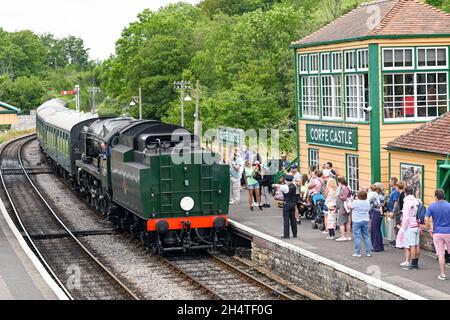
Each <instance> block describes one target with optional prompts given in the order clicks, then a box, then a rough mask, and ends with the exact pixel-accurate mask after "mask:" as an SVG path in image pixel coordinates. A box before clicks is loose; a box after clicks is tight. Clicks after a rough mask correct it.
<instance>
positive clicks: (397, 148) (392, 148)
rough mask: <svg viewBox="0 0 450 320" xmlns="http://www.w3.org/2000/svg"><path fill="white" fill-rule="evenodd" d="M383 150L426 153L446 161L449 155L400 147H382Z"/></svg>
mask: <svg viewBox="0 0 450 320" xmlns="http://www.w3.org/2000/svg"><path fill="white" fill-rule="evenodd" d="M383 149H385V150H387V151H405V152H419V153H426V154H434V155H442V156H444V157H447V159H449V157H450V153H449V154H447V153H438V152H434V151H425V150H414V149H407V148H401V147H392V146H387V147H384V148H383Z"/></svg>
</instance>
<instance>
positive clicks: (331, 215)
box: [326, 204, 337, 240]
mask: <svg viewBox="0 0 450 320" xmlns="http://www.w3.org/2000/svg"><path fill="white" fill-rule="evenodd" d="M336 217H337V216H336V207H335V205H334V204H330V205H329V206H328V213H327V218H326V219H327V228H328V237H327V239H328V240H334V239H335V237H336V232H335V230H336Z"/></svg>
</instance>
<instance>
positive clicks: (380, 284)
mask: <svg viewBox="0 0 450 320" xmlns="http://www.w3.org/2000/svg"><path fill="white" fill-rule="evenodd" d="M228 222H229V223H230V224H231V225H232V226H233V227H235V228H238V229H241V230H243V231H245V232H247V233H249V234H252V235H254V236H257V237H259V238H261V239H264V240H266V241H269V242H272V243H274V244H276V245H279V246H281V247H284V248H286V249H288V250H291V251H293V252H296V253H298V254H301V255H303V256H305V257H307V258H309V259H312V260H314V261H317V262H318V263H322V264H324V265H327V266H329V267H331V268H334V269H335V270H338V271H340V272H342V273H345V274H347V275H349V276H351V277H354V278H356V279H358V280H361V281H364V282H365V283H367V284H369V285H372V286H374V287H377V288H380V289H382V290H385V291H387V292H390V293H392V294H394V295H396V296H399V297H401V298H403V299H407V300H428V299H426V298H425V297H422V296H420V295H417V294H415V293H412V292H410V291H407V290H405V289H402V288H400V287H397V286H395V285H393V284H391V283H387V282H385V281H382V280H379V279H376V278H374V277H371V276H369V275H366V274H364V273H362V272H359V271H356V270H354V269H351V268H349V267H346V266H344V265H342V264H339V263H337V262H335V261H332V260H330V259H327V258H324V257H322V256H319V255H318V254H315V253H313V252H311V251H308V250H305V249H303V248H300V247H297V246H295V245H292V244H290V243H287V242H285V241H283V240H281V239H277V238H275V237H272V236H270V235H267V234H264V233H262V232H260V231H258V230H255V229H253V228H250V227H248V226H245V225H243V224H241V223H239V222H236V221H234V220H231V219H229V220H228Z"/></svg>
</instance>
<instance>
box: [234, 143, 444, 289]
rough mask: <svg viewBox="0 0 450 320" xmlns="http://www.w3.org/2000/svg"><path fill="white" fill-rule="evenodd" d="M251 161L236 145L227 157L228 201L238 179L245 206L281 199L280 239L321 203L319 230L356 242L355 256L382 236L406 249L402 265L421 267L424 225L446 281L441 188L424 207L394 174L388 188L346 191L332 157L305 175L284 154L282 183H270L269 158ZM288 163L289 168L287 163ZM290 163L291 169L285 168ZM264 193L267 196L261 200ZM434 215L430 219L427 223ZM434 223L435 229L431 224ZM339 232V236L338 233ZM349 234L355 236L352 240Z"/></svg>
mask: <svg viewBox="0 0 450 320" xmlns="http://www.w3.org/2000/svg"><path fill="white" fill-rule="evenodd" d="M255 158H256V159H254V161H252V160H251V159H249V158H245V156H244V157H242V156H240V154H239V150H238V149H236V150H235V152H234V155H233V157H232V159H231V161H230V177H231V193H230V194H231V201H230V204H231V205H234V204H238V203H239V202H240V192H241V190H242V184H243V185H244V186H245V187H246V189H247V191H248V195H249V196H248V205H249V208H250V210H251V211H254V210H255V209H254V208H259V210H263V208H264V207H270V205H269V204H268V201H267V197H268V196H270V195H275V197H276V198H277V197H278V198H280V197H281V198H282V203H283V220H284V226H283V229H284V234H283V236H282V237H281V238H283V239H289V238H290V230H292V236H293V237H294V238H297V236H298V228H297V224H301V218H302V217H303V216H306V214H307V213H308V212H311V210H312V209H311V208H314V210H313V211H314V212H316V214H317V208H318V207H320V211H319V212H321V214H322V215H323V217H322V220H321V221H323V228H322V229H323V233H324V236H325V235H326V239H328V240H335V241H337V242H344V241H354V254H353V256H354V257H357V258H361V257H362V244H364V250H365V256H367V257H370V256H371V255H372V252H382V251H384V240H387V242H388V243H389V245H391V246H395V247H397V248H399V249H402V250H404V255H405V258H404V261H402V262H401V263H400V266H401V267H402V268H404V269H405V270H414V269H419V257H420V236H421V235H422V228H421V224H425V225H426V226H428V227H429V228H428V229H429V230H432V231H429V232H430V235H431V236H432V237H433V242H434V246H435V249H436V255H437V256H438V258H439V265H440V274H439V277H438V278H439V279H440V280H445V279H446V275H445V263H446V254H447V253H446V249H447V250H448V249H450V204H449V202H447V201H446V200H445V192H444V191H443V190H436V193H435V196H436V202H435V203H433V204H431V205H430V206H429V207H428V209H426V208H425V206H424V205H423V204H422V202H421V200H420V199H417V198H416V197H415V194H416V193H415V192H414V189H413V187H412V186H408V185H407V183H405V182H404V181H399V180H398V179H397V178H396V177H392V178H391V180H390V192H389V193H388V192H387V191H386V189H385V187H384V186H383V184H382V183H375V184H373V185H371V186H370V187H367V188H363V189H361V190H350V188H349V186H348V183H347V180H346V178H345V177H343V176H339V175H338V174H337V172H336V171H335V170H334V169H333V164H332V163H331V162H328V163H326V164H325V165H324V166H323V167H322V168H316V167H312V168H310V172H309V174H306V173H303V174H301V173H300V172H299V168H298V167H297V166H296V165H292V166H290V165H291V163H290V162H289V161H288V160H287V157H286V155H285V154H283V155H282V159H281V161H280V167H279V168H278V170H280V171H283V172H284V177H283V178H282V180H284V182H283V183H282V184H273V177H274V172H273V170H269V168H271V164H270V163H264V164H261V158H260V157H259V155H257V156H256V157H255ZM289 166H290V167H289ZM288 167H289V170H287V168H288ZM262 197H264V198H265V203H264V205H263V204H262V200H261V199H262ZM431 219H432V223H431ZM430 226H432V227H433V228H431V227H430ZM337 232H339V237H337ZM352 236H353V240H352Z"/></svg>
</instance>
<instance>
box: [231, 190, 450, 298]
mask: <svg viewBox="0 0 450 320" xmlns="http://www.w3.org/2000/svg"><path fill="white" fill-rule="evenodd" d="M247 195H248V193H247V191H246V190H243V191H242V193H241V202H240V204H238V205H231V206H230V219H232V220H233V221H236V222H238V223H240V224H242V225H245V226H247V227H249V228H252V229H255V230H257V231H259V232H262V233H264V234H267V235H269V236H272V237H274V238H277V239H279V240H281V239H280V237H281V236H282V235H283V218H282V209H281V208H277V207H275V202H274V200H273V197H269V204H270V206H271V207H270V208H264V209H263V211H260V210H259V208H255V211H250V208H249V205H248V202H247V199H248V196H247ZM291 237H292V233H291ZM326 237H327V235H325V234H322V232H321V231H319V230H317V229H316V230H314V229H312V225H311V222H310V221H309V220H306V219H302V224H301V225H298V239H293V238H291V239H287V240H283V241H285V242H287V243H289V244H290V245H294V246H297V247H299V248H301V249H304V250H307V251H309V252H312V253H314V254H317V255H319V256H322V257H324V258H327V259H329V260H332V261H334V262H336V263H338V264H340V265H343V266H345V267H348V268H350V269H353V270H356V271H358V272H361V273H363V274H366V275H369V276H372V277H374V278H376V279H378V280H382V281H384V282H386V283H389V284H392V285H394V286H397V287H399V288H401V289H404V290H406V291H409V292H412V293H414V294H417V295H419V296H421V297H424V298H426V299H432V300H442V299H444V300H448V299H450V281H449V280H447V281H441V280H438V279H437V277H438V275H439V265H438V261H437V259H436V257H435V256H434V254H432V253H431V252H426V251H424V250H422V253H421V256H420V261H419V267H420V269H419V270H412V271H411V270H403V269H402V267H400V263H401V262H402V261H404V253H403V250H400V249H397V248H394V247H391V246H388V245H387V243H385V251H384V252H373V253H372V257H370V258H367V257H364V256H363V257H362V258H354V257H352V255H353V253H354V242H353V241H345V242H336V241H335V240H327V239H326ZM337 237H339V232H337ZM362 246H363V247H364V245H362ZM449 274H450V272H447V275H449Z"/></svg>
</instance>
